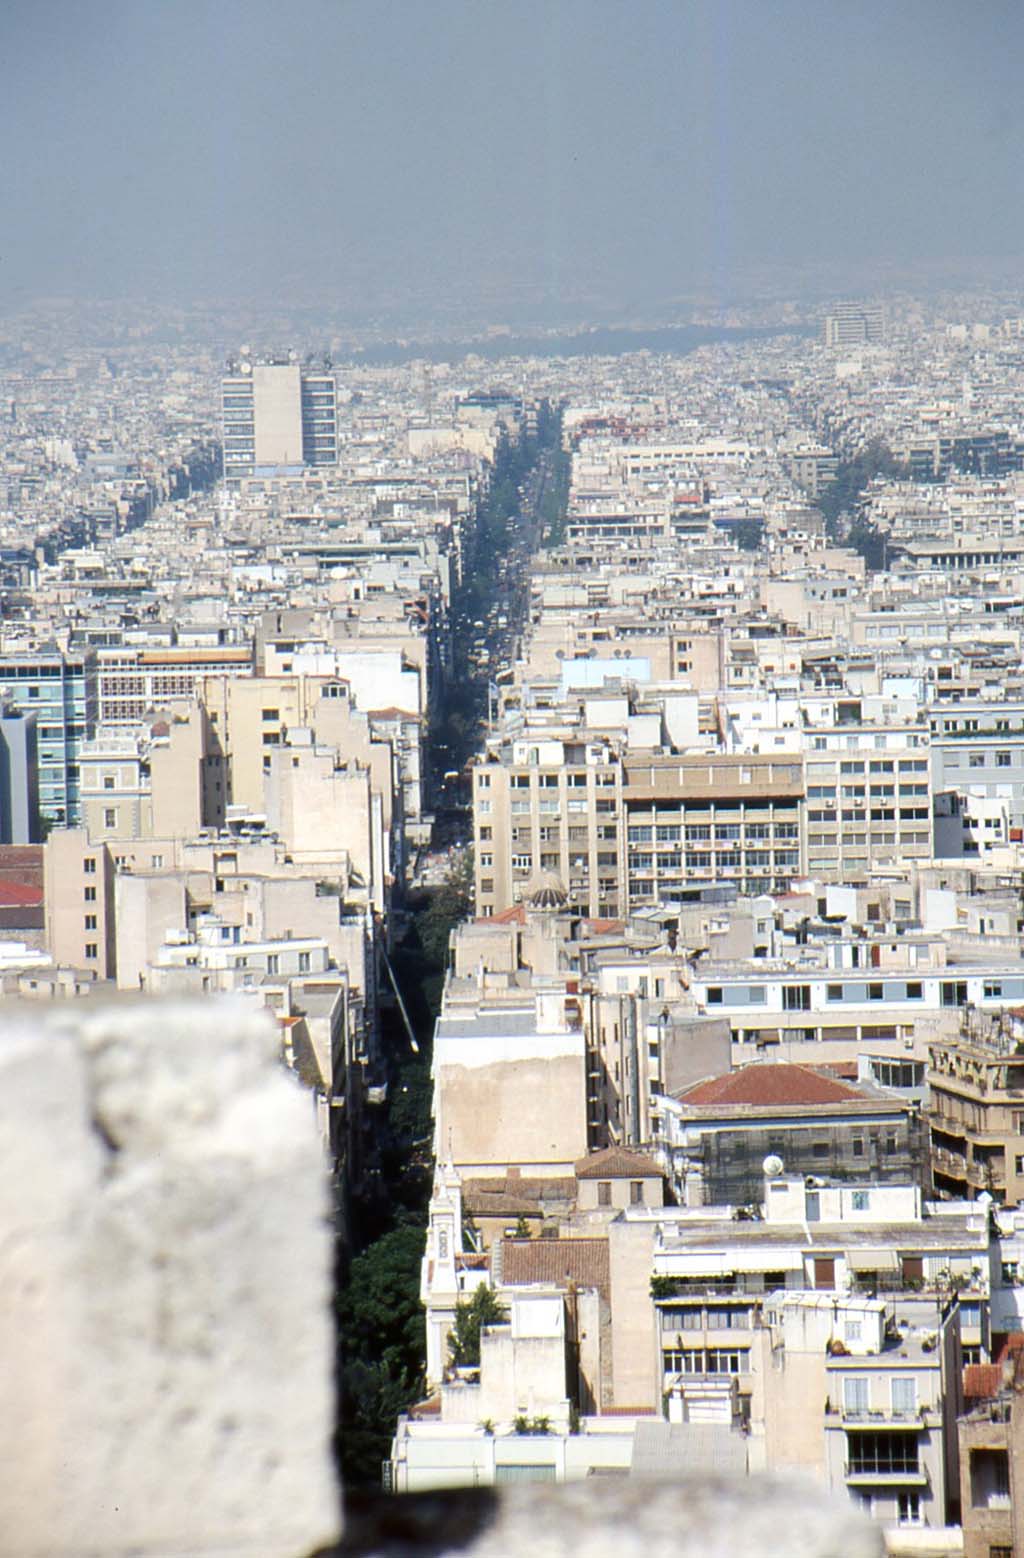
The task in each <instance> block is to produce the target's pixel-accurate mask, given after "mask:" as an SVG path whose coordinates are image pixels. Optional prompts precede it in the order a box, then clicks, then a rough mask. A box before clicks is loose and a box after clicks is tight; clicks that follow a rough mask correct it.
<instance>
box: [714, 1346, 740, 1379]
mask: <svg viewBox="0 0 1024 1558" xmlns="http://www.w3.org/2000/svg"><path fill="white" fill-rule="evenodd" d="M749 1358H750V1354H749V1351H748V1349H747V1348H745V1347H709V1348H708V1373H709V1374H742V1373H744V1372H745V1371H746V1369H747V1367H748V1365H749Z"/></svg>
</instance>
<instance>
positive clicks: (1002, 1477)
mask: <svg viewBox="0 0 1024 1558" xmlns="http://www.w3.org/2000/svg"><path fill="white" fill-rule="evenodd" d="M971 1503H972V1505H973V1506H974V1508H975V1509H1009V1507H1010V1461H1009V1456H1008V1454H1007V1452H1006V1450H989V1449H985V1450H972V1451H971Z"/></svg>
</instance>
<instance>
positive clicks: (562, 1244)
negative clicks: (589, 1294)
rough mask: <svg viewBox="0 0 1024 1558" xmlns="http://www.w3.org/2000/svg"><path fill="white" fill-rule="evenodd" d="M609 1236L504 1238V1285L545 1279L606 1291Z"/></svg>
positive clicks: (549, 1282)
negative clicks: (602, 1237) (589, 1237)
mask: <svg viewBox="0 0 1024 1558" xmlns="http://www.w3.org/2000/svg"><path fill="white" fill-rule="evenodd" d="M609 1280H610V1278H609V1266H608V1240H607V1239H505V1240H503V1241H502V1246H501V1281H502V1286H503V1287H505V1286H508V1287H521V1286H524V1285H526V1284H528V1283H531V1282H546V1283H548V1284H549V1285H550V1286H552V1287H560V1288H562V1287H568V1286H569V1283H570V1282H572V1283H574V1284H575V1285H576V1287H578V1288H597V1289H598V1291H599V1292H602V1293H605V1294H607V1292H608V1284H609Z"/></svg>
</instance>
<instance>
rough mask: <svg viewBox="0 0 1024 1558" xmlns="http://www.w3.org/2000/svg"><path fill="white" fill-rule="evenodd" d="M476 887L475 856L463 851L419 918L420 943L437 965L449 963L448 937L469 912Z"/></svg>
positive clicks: (428, 957)
mask: <svg viewBox="0 0 1024 1558" xmlns="http://www.w3.org/2000/svg"><path fill="white" fill-rule="evenodd" d="M472 886H473V857H472V853H471V852H470V851H469V850H463V851H462V853H461V855H460V856H459V857H458V858H457V859H456V860H455V861H454V863H453V864H452V866H451V868H450V870H449V872H448V875H447V877H446V878H445V881H444V883H443V884H442V885H441V886H440V887H439V888H438V889H437V891H436V892H435V893H434V894H433V895H432V897H431V900H430V903H429V904H428V906H427V908H426V910H425V912H424V914H423V916H422V918H421V919H420V921H419V925H418V929H419V937H420V945H421V947H422V948H423V952H424V955H425V957H426V958H427V960H428V961H429V962H431V963H433V964H435V965H436V967H438V968H444V967H445V966H446V965H447V962H448V938H449V936H450V935H451V932H452V929H453V927H454V926H456V925H457V924H458V923H459V921H460V920H464V919H465V918H466V915H467V914H468V913H469V910H470V904H471V901H472V900H471V897H470V894H471V890H472Z"/></svg>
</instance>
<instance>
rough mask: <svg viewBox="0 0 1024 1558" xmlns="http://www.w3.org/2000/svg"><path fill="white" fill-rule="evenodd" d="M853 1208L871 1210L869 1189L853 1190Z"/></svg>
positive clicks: (860, 1210)
mask: <svg viewBox="0 0 1024 1558" xmlns="http://www.w3.org/2000/svg"><path fill="white" fill-rule="evenodd" d="M853 1210H854V1211H855V1212H869V1211H870V1210H871V1192H870V1190H855V1191H854V1192H853Z"/></svg>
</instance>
